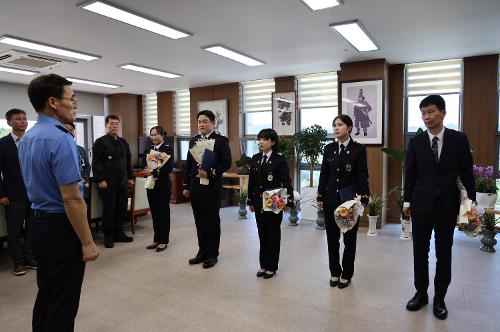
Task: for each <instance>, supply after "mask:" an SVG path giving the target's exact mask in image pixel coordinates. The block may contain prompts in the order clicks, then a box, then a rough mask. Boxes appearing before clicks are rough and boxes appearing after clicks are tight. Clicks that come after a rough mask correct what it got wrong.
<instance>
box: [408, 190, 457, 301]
mask: <svg viewBox="0 0 500 332" xmlns="http://www.w3.org/2000/svg"><path fill="white" fill-rule="evenodd" d="M411 218H412V235H413V273H414V278H415V288H416V290H417V292H419V293H422V294H427V288H428V287H429V246H430V239H431V234H432V230H433V229H434V239H435V241H434V243H435V251H436V259H437V261H436V275H435V277H434V292H435V297H436V298H438V299H444V297H445V295H446V292H447V290H448V286H449V285H450V282H451V247H452V246H453V232H454V231H455V224H456V222H457V216H456V214H454V213H450V212H449V211H447V210H446V209H445V206H444V205H443V203H442V201H441V199H439V198H436V200H435V201H434V207H433V208H432V211H431V212H429V213H419V212H418V211H415V210H412V211H411Z"/></svg>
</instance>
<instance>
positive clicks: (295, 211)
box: [280, 141, 301, 226]
mask: <svg viewBox="0 0 500 332" xmlns="http://www.w3.org/2000/svg"><path fill="white" fill-rule="evenodd" d="M280 142H281V141H280ZM300 199H301V197H300V194H299V193H298V192H296V191H293V200H294V206H293V208H291V209H290V213H289V216H288V221H289V224H288V225H290V226H298V225H299V224H298V221H299V211H300Z"/></svg>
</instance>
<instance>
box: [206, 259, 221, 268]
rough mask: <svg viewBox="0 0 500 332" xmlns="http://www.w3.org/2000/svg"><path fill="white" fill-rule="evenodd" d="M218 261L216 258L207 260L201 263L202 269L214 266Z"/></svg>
mask: <svg viewBox="0 0 500 332" xmlns="http://www.w3.org/2000/svg"><path fill="white" fill-rule="evenodd" d="M218 261H219V260H218V259H217V257H214V258H208V259H207V260H206V261H204V262H203V268H204V269H209V268H211V267H212V266H214V265H215V264H217V262H218Z"/></svg>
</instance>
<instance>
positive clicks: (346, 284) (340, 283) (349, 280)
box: [339, 279, 351, 289]
mask: <svg viewBox="0 0 500 332" xmlns="http://www.w3.org/2000/svg"><path fill="white" fill-rule="evenodd" d="M350 282H351V279H348V280H347V282H342V281H340V280H339V288H340V289H342V288H346V287H347V286H349V283H350Z"/></svg>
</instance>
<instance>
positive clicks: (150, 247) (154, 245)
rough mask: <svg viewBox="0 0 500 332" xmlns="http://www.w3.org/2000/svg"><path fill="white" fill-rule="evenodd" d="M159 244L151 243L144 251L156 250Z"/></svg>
mask: <svg viewBox="0 0 500 332" xmlns="http://www.w3.org/2000/svg"><path fill="white" fill-rule="evenodd" d="M158 245H159V243H153V244H150V245H149V246H147V247H146V249H156V247H158Z"/></svg>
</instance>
